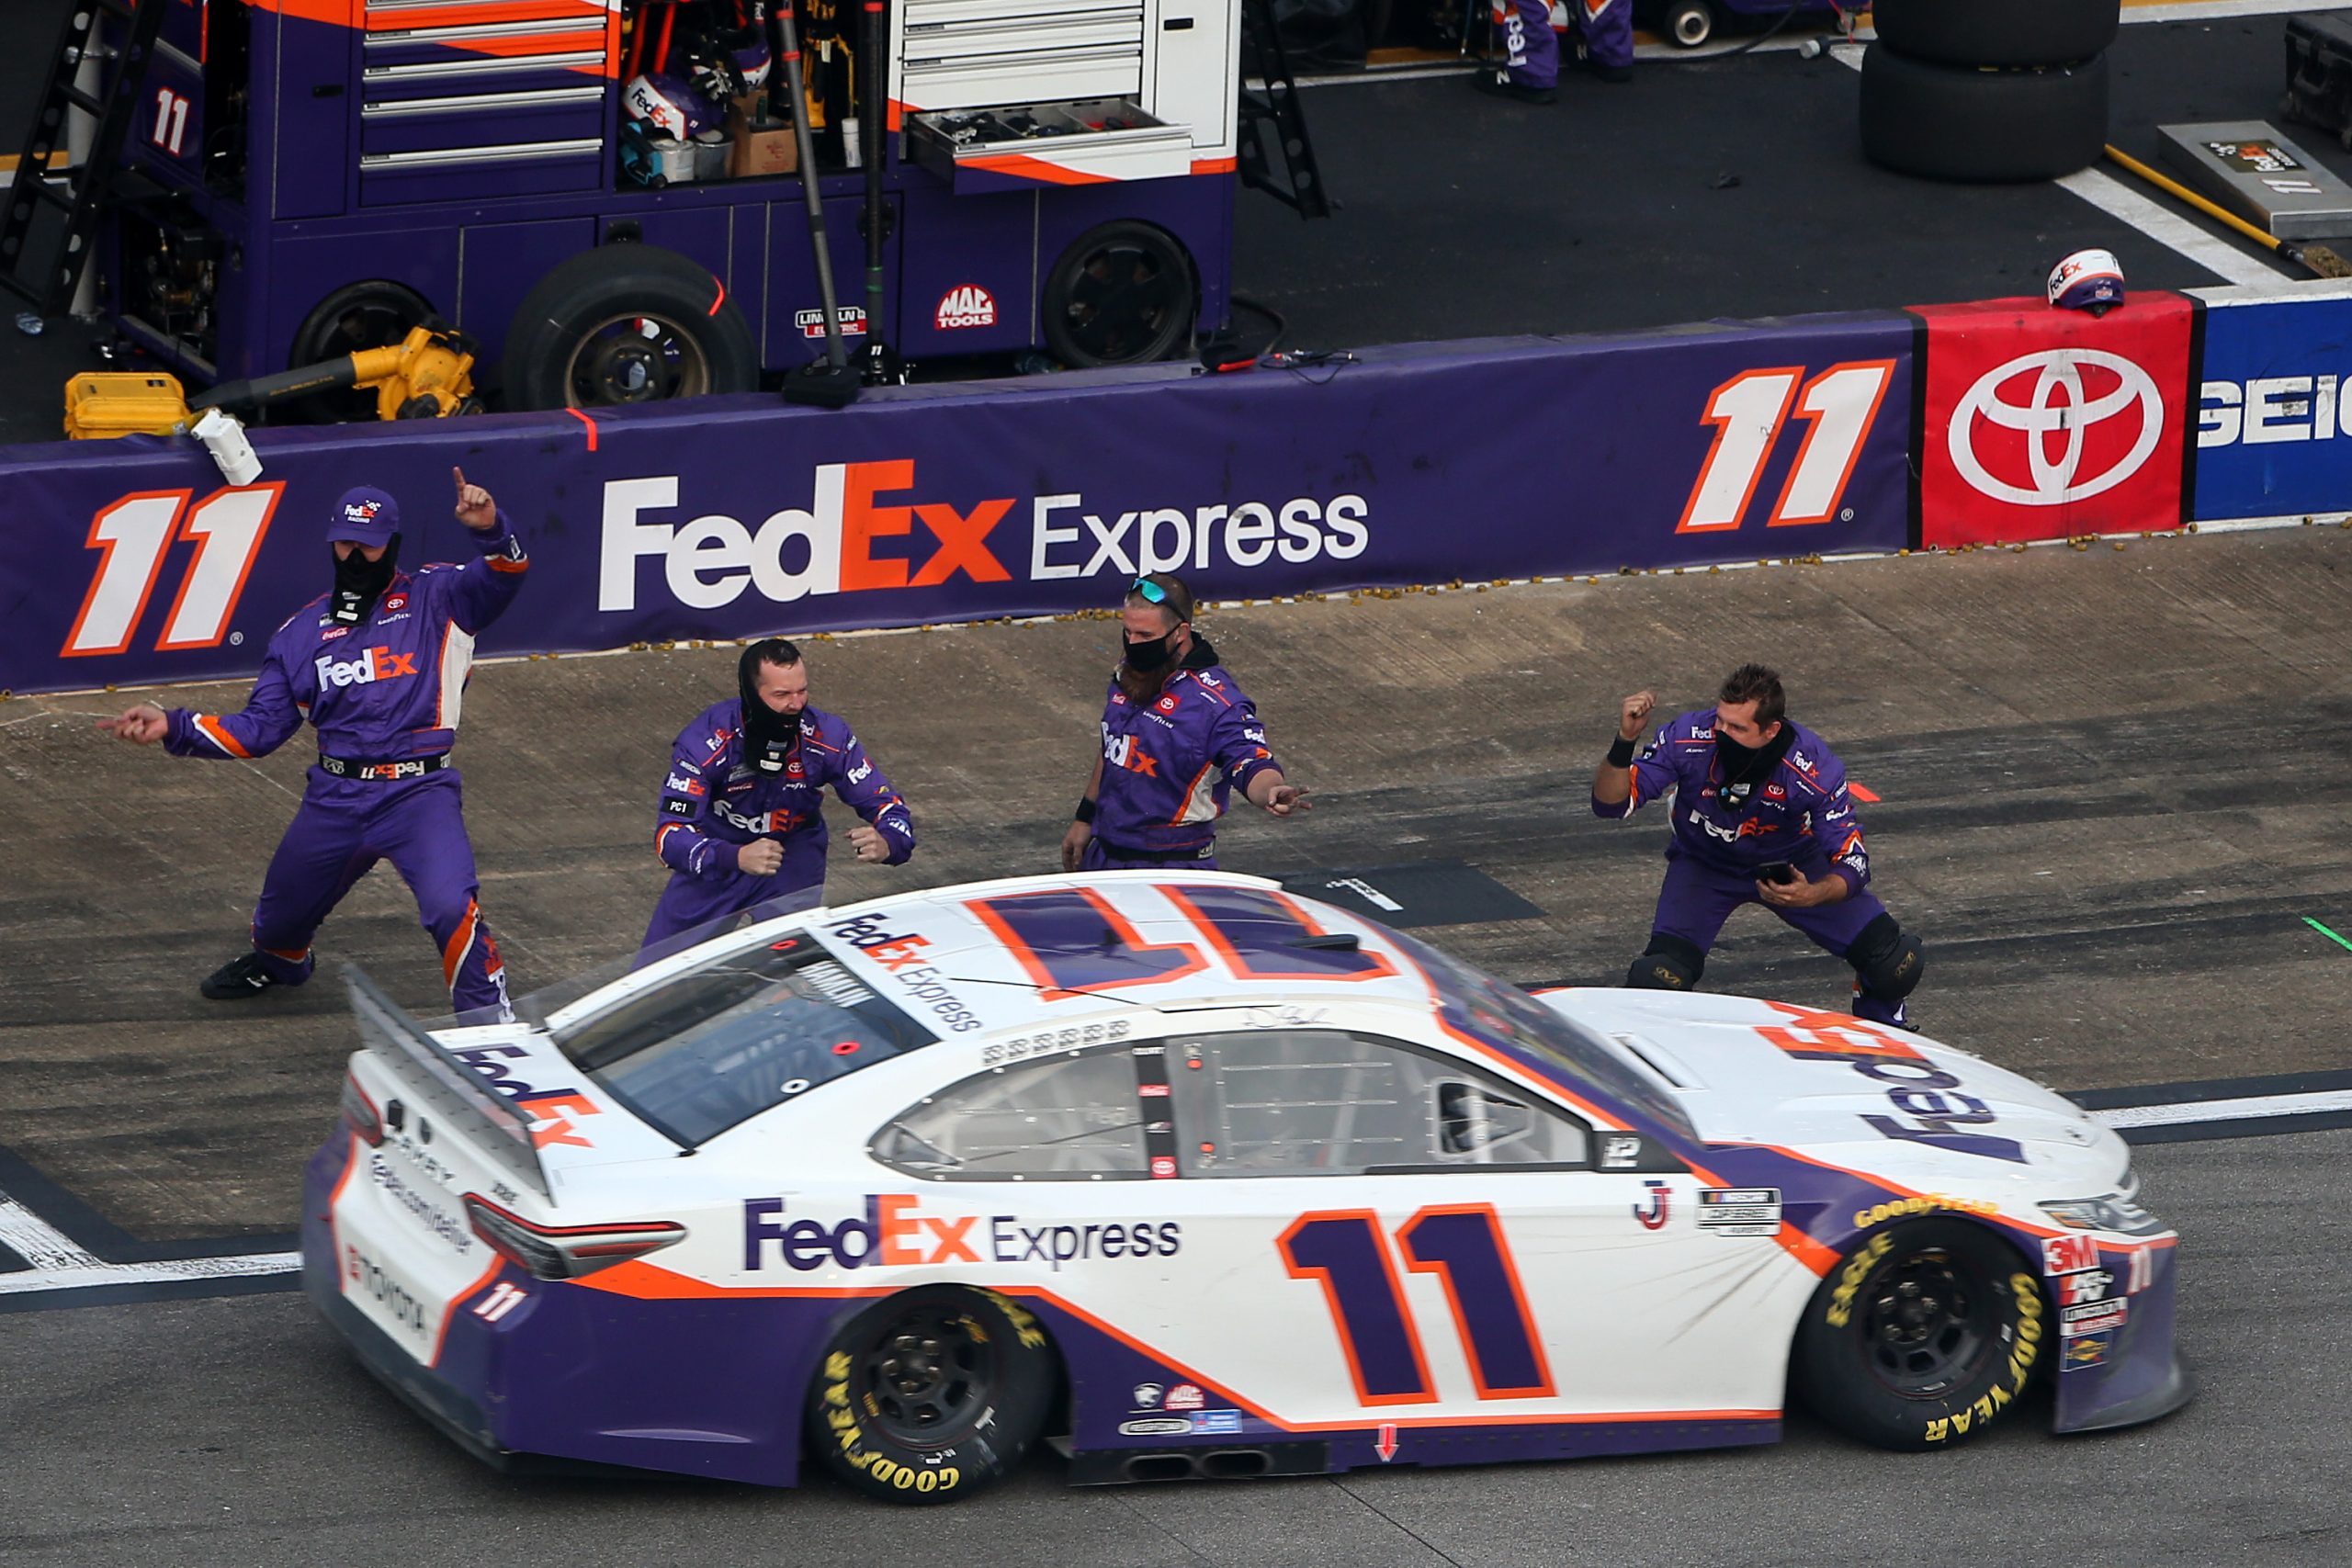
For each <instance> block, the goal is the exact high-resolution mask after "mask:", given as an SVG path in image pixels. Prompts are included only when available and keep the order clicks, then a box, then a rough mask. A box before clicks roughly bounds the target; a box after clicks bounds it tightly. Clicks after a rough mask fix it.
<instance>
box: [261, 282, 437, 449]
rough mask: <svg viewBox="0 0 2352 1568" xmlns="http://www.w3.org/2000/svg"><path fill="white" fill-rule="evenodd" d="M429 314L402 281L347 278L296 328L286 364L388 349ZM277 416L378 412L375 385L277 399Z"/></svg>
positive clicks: (344, 418)
mask: <svg viewBox="0 0 2352 1568" xmlns="http://www.w3.org/2000/svg"><path fill="white" fill-rule="evenodd" d="M432 315H433V306H432V304H431V302H430V301H428V300H427V299H425V298H424V295H422V294H419V293H418V292H417V291H416V290H415V289H413V288H410V287H409V286H408V285H407V284H405V283H394V282H392V281H391V280H390V278H382V277H377V278H369V279H368V280H367V281H366V282H363V283H346V284H345V285H344V286H343V287H342V288H338V289H336V290H335V291H334V293H332V294H330V295H328V296H327V297H326V298H325V299H322V300H320V301H319V302H318V303H317V304H316V305H313V306H312V307H311V313H310V314H309V315H307V316H305V317H303V318H302V324H301V325H300V326H299V327H296V328H295V329H294V341H293V344H292V345H291V346H290V347H288V350H287V351H286V368H287V369H288V370H302V369H307V368H308V367H311V366H313V365H325V364H330V363H334V362H336V361H340V360H342V359H344V358H345V357H346V356H348V355H354V354H356V353H358V352H359V351H360V350H362V349H368V348H390V346H391V345H392V344H396V343H398V342H400V341H401V339H402V338H404V337H406V336H408V334H409V329H410V328H412V327H419V326H423V325H424V323H425V321H428V320H430V319H431V317H432ZM275 412H277V414H278V415H279V416H281V417H284V418H287V419H291V420H294V421H296V422H298V423H304V424H343V423H352V422H356V421H364V420H371V419H374V418H375V417H376V391H375V389H374V388H372V387H370V388H366V389H361V388H358V387H336V388H332V389H328V390H325V391H320V392H312V393H311V394H310V395H309V396H308V397H302V398H296V399H293V400H290V401H288V402H284V403H280V404H278V405H277V410H276V411H275Z"/></svg>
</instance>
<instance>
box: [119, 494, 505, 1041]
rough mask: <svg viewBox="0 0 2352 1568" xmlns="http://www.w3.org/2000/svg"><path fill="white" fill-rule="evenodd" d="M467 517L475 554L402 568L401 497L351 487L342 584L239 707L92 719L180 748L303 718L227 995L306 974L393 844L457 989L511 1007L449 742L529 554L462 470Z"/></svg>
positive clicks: (460, 508)
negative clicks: (307, 728) (305, 772)
mask: <svg viewBox="0 0 2352 1568" xmlns="http://www.w3.org/2000/svg"><path fill="white" fill-rule="evenodd" d="M451 475H452V477H453V478H454V479H456V481H457V496H458V499H457V518H458V522H460V523H462V524H464V525H466V527H467V528H468V529H469V530H470V531H471V533H472V536H473V545H474V548H475V550H476V551H477V552H479V553H478V555H477V557H476V558H475V559H473V560H469V561H467V562H465V563H464V564H463V565H447V564H443V565H435V566H425V567H420V568H418V569H417V571H416V574H415V575H414V576H413V577H412V576H410V575H408V574H407V573H404V572H402V571H401V570H400V567H399V562H400V541H401V513H400V504H399V503H398V502H395V501H394V500H393V499H392V497H391V496H390V495H388V494H386V493H385V492H384V491H380V490H376V489H372V488H369V487H368V486H361V487H360V488H358V489H356V490H350V491H345V492H344V494H343V497H342V499H340V500H338V501H337V502H335V503H334V510H333V512H332V513H330V514H329V516H328V520H327V527H326V539H327V542H328V543H329V545H330V546H331V547H332V549H333V551H334V591H333V592H330V593H327V594H324V595H322V596H321V597H320V598H317V599H314V600H312V601H311V603H310V604H305V605H303V606H302V608H301V609H300V610H298V611H296V612H295V613H294V615H293V616H292V617H291V618H290V619H289V620H288V621H287V623H286V624H285V625H284V626H279V627H278V628H277V632H276V633H275V634H274V635H272V637H270V639H269V650H268V652H267V653H266V654H265V655H264V656H263V658H262V666H261V675H260V677H259V678H258V679H257V680H255V681H254V690H253V695H252V696H250V697H249V698H247V699H246V701H245V706H244V709H243V712H241V713H222V714H208V713H195V712H191V711H190V710H188V709H187V708H173V709H171V710H169V711H168V712H167V711H165V710H164V709H163V708H161V707H158V706H156V705H154V704H153V703H141V704H140V705H138V706H137V707H134V708H130V709H129V710H127V711H126V712H124V713H123V714H122V715H121V716H120V717H118V718H110V719H104V720H101V721H100V722H99V725H98V728H100V729H103V730H105V731H107V733H108V734H110V735H115V736H118V737H119V738H120V739H125V740H129V741H131V742H134V743H136V744H139V745H152V744H153V743H154V742H156V741H159V740H160V741H162V742H163V744H164V750H167V751H169V752H171V753H172V754H173V755H174V756H175V757H211V758H249V757H266V756H267V755H268V754H269V753H270V752H272V751H275V750H277V748H278V747H280V746H282V745H284V744H285V743H286V741H287V740H288V739H290V738H291V737H292V736H293V734H294V732H295V731H296V730H298V729H300V728H301V727H302V721H303V720H304V719H305V718H307V719H309V720H310V722H311V727H312V728H314V729H316V730H317V731H318V737H319V760H318V762H317V765H315V766H314V767H312V768H311V770H310V773H309V778H308V783H307V785H306V787H305V788H304V790H303V792H302V804H301V806H300V807H299V808H298V809H297V810H296V811H295V813H294V820H293V821H292V822H290V823H289V824H288V825H287V829H286V835H285V837H284V838H283V839H281V840H279V841H278V845H277V853H276V854H275V855H274V856H272V857H271V859H270V863H269V870H268V872H267V873H266V874H265V875H264V876H263V878H262V887H261V899H260V902H259V903H257V904H256V905H255V906H254V922H253V947H252V950H251V951H250V952H247V953H240V954H239V955H238V956H236V957H235V958H232V959H231V960H230V961H229V962H228V963H227V964H222V965H221V966H220V968H219V969H217V970H215V971H214V972H213V973H212V975H211V976H209V977H208V978H207V979H206V980H205V982H204V984H203V986H202V987H200V989H201V990H202V991H203V993H204V995H206V996H207V997H209V998H212V999H214V1000H216V1001H224V1000H234V999H238V998H245V997H254V996H259V995H260V994H261V993H262V992H264V991H266V990H268V989H269V988H270V987H274V986H299V985H300V984H302V982H304V981H305V980H308V979H309V978H310V977H311V969H312V966H313V962H314V961H313V959H312V957H311V936H312V935H313V934H314V933H315V932H316V931H318V929H319V926H320V924H321V923H322V921H324V920H325V919H326V918H327V915H328V913H329V911H331V910H333V909H334V907H335V906H336V905H337V904H339V903H341V902H342V901H343V896H344V895H345V894H346V893H348V892H350V891H351V888H352V886H353V885H354V884H355V883H356V882H357V881H358V880H359V879H360V878H361V877H362V876H364V875H366V874H367V873H368V868H369V867H371V866H373V865H374V864H375V863H377V862H378V861H379V860H389V861H390V862H391V863H392V866H393V869H394V870H396V871H398V872H399V873H400V874H401V881H403V882H405V883H407V884H408V886H409V891H410V892H412V893H413V894H415V895H416V908H417V913H418V915H419V917H420V918H421V919H423V921H424V928H425V930H426V931H430V932H431V933H432V935H433V941H434V943H435V946H437V947H438V948H439V949H440V950H441V968H442V975H443V978H444V979H445V980H446V982H447V985H448V987H449V1001H450V1005H451V1006H452V1007H453V1008H455V1009H456V1010H458V1011H459V1012H461V1013H470V1012H481V1013H483V1014H494V1015H495V1016H497V1017H499V1018H501V1019H511V1018H512V1017H513V1016H514V1015H513V1012H512V1011H511V1010H510V1009H509V1008H508V1006H507V998H506V966H505V964H503V961H501V959H500V958H499V955H498V945H497V943H495V942H492V940H491V935H490V928H489V926H488V925H487V924H486V923H484V921H483V920H482V918H481V905H480V904H479V903H478V902H476V897H475V896H476V894H477V893H478V892H479V891H480V886H481V885H480V879H479V878H478V877H477V876H476V875H475V874H474V852H473V845H472V843H471V842H470V840H468V838H467V837H466V822H465V817H464V814H463V810H462V803H463V795H462V792H461V790H460V788H459V784H458V773H457V769H456V768H455V766H454V765H453V759H452V757H451V755H450V748H451V747H452V746H454V745H455V744H456V742H457V739H458V714H459V710H460V708H461V706H462V705H463V703H464V700H465V694H466V683H467V682H468V680H469V678H470V676H471V672H472V669H473V649H474V638H475V637H476V636H478V635H479V634H480V633H481V629H482V628H483V627H484V626H489V625H490V624H491V623H492V621H495V620H496V619H498V617H499V616H500V615H503V614H504V613H505V610H506V606H507V605H508V604H512V603H513V602H514V599H515V592H516V591H517V590H519V589H520V588H521V587H522V585H523V575H524V572H525V570H526V569H527V568H528V566H529V564H530V563H529V560H528V559H527V558H526V556H525V555H524V552H523V544H522V541H521V540H520V539H518V538H516V537H515V531H514V529H513V527H512V526H511V525H509V524H508V523H507V520H506V513H504V512H503V511H501V510H499V507H498V505H497V503H496V502H493V501H492V499H491V495H490V492H489V491H486V490H484V489H482V487H481V486H480V485H477V484H468V483H467V482H466V476H465V474H464V473H463V472H462V471H461V470H458V469H452V470H451Z"/></svg>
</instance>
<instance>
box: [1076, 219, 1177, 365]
mask: <svg viewBox="0 0 2352 1568" xmlns="http://www.w3.org/2000/svg"><path fill="white" fill-rule="evenodd" d="M1196 298H1197V289H1196V287H1195V284H1194V280H1193V262H1192V258H1191V257H1190V256H1188V255H1186V254H1184V247H1183V246H1182V245H1180V244H1178V243H1176V242H1175V240H1174V239H1173V238H1172V237H1171V236H1170V234H1169V233H1168V231H1166V230H1164V229H1156V228H1154V227H1153V226H1152V225H1150V224H1148V223H1138V222H1134V221H1132V220H1122V221H1120V222H1116V223H1105V224H1103V225H1102V226H1101V227H1100V228H1096V229H1090V230H1088V231H1086V232H1085V233H1083V234H1081V235H1080V236H1079V237H1078V238H1077V239H1076V240H1075V241H1073V242H1072V243H1071V244H1070V247H1069V249H1068V250H1066V251H1064V252H1063V253H1062V256H1061V260H1059V261H1057V262H1056V263H1055V264H1054V270H1053V272H1052V273H1051V274H1050V275H1049V276H1047V277H1046V299H1045V310H1044V324H1045V331H1046V348H1047V349H1048V350H1050V351H1051V352H1052V354H1053V355H1054V357H1055V358H1057V359H1058V360H1060V361H1061V362H1062V363H1063V364H1065V365H1074V366H1080V367H1086V366H1095V365H1147V364H1149V363H1150V362H1152V361H1153V360H1156V359H1165V358H1167V357H1168V356H1169V355H1170V354H1173V353H1174V352H1176V350H1177V349H1178V348H1179V347H1181V346H1182V344H1184V343H1185V342H1186V341H1188V340H1189V339H1190V338H1191V337H1192V335H1193V303H1194V300H1195V299H1196Z"/></svg>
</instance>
